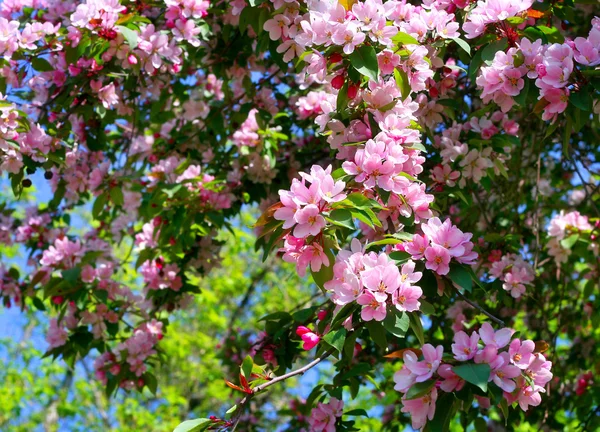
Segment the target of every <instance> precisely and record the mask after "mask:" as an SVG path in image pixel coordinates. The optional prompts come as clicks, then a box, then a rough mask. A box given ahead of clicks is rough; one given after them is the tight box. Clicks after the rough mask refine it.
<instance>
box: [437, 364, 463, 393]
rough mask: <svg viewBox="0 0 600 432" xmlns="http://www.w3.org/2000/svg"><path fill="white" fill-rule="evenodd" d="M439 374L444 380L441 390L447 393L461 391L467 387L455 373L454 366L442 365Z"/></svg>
mask: <svg viewBox="0 0 600 432" xmlns="http://www.w3.org/2000/svg"><path fill="white" fill-rule="evenodd" d="M437 373H438V375H439V376H440V377H442V378H444V380H443V381H442V382H441V383H440V388H441V389H442V390H444V391H445V392H448V393H450V392H453V391H460V390H461V389H462V388H463V387H464V385H465V381H464V380H463V379H462V378H461V377H459V376H458V375H456V374H455V373H454V371H453V370H452V366H450V365H449V364H443V365H441V366H440V367H439V368H438V370H437Z"/></svg>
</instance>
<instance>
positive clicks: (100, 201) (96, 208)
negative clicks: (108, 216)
mask: <svg viewBox="0 0 600 432" xmlns="http://www.w3.org/2000/svg"><path fill="white" fill-rule="evenodd" d="M107 201H108V194H107V193H106V192H103V193H101V194H100V195H98V198H96V201H94V205H93V206H92V217H93V218H94V219H98V216H100V214H101V213H102V211H103V210H104V207H105V206H106V202H107Z"/></svg>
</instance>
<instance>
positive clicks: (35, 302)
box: [33, 297, 46, 311]
mask: <svg viewBox="0 0 600 432" xmlns="http://www.w3.org/2000/svg"><path fill="white" fill-rule="evenodd" d="M33 305H34V306H35V308H36V309H37V310H40V311H45V310H46V306H44V302H42V300H40V299H39V298H38V297H33Z"/></svg>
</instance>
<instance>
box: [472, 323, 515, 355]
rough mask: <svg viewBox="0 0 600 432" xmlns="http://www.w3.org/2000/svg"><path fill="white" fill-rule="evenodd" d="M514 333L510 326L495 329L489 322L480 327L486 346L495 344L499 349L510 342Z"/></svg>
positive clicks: (480, 334)
mask: <svg viewBox="0 0 600 432" xmlns="http://www.w3.org/2000/svg"><path fill="white" fill-rule="evenodd" d="M512 335H513V330H512V329H509V328H503V329H500V330H498V331H496V332H495V331H494V329H493V328H492V326H491V325H490V324H489V323H483V324H482V325H481V328H480V329H479V336H481V340H482V341H483V343H484V344H486V346H494V347H496V348H497V349H500V348H504V347H505V346H506V345H508V343H509V342H510V338H511V337H512Z"/></svg>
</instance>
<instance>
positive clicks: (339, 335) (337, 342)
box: [323, 327, 346, 353]
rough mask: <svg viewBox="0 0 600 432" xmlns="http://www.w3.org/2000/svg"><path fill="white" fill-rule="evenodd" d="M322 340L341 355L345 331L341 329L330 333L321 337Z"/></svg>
mask: <svg viewBox="0 0 600 432" xmlns="http://www.w3.org/2000/svg"><path fill="white" fill-rule="evenodd" d="M323 340H324V341H325V342H327V343H328V344H329V345H331V346H332V347H334V348H335V349H336V350H337V351H338V352H339V353H341V352H342V350H343V349H344V341H345V340H346V329H345V328H344V327H342V328H340V329H338V330H334V331H330V332H329V333H327V334H326V335H325V336H323Z"/></svg>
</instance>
